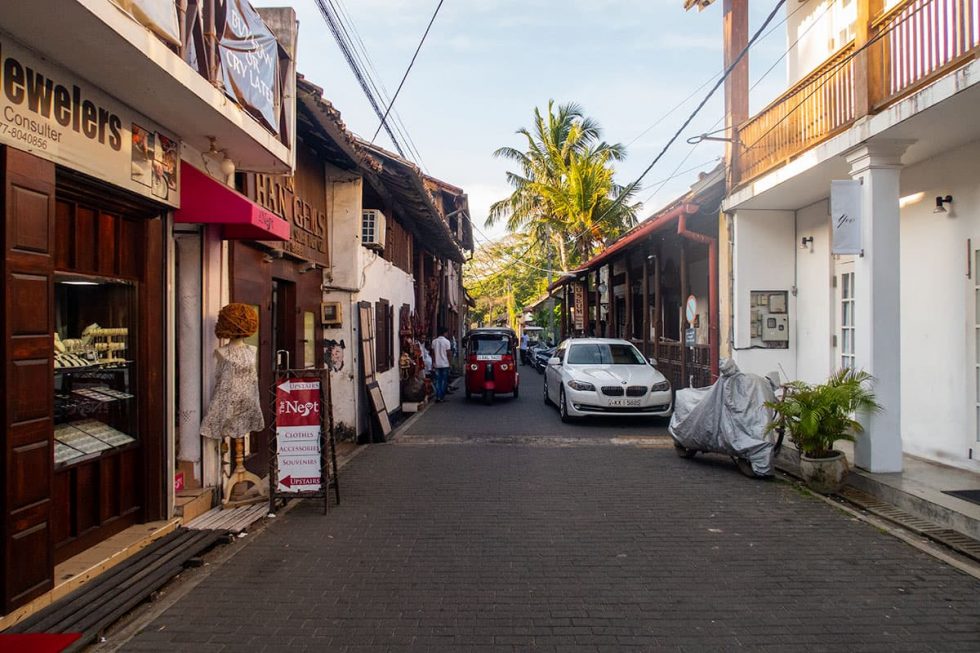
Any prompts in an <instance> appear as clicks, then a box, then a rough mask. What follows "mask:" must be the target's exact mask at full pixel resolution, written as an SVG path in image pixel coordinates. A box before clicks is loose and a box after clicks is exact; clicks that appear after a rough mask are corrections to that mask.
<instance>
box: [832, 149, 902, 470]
mask: <svg viewBox="0 0 980 653" xmlns="http://www.w3.org/2000/svg"><path fill="white" fill-rule="evenodd" d="M910 144H911V142H910V141H876V142H868V143H864V144H862V145H860V146H858V147H856V148H855V149H853V150H851V151H850V152H848V153H847V154H846V155H845V158H846V159H847V162H848V163H849V164H850V165H851V176H852V177H853V178H854V179H856V180H859V181H860V182H861V184H862V187H863V188H862V194H861V195H862V204H861V208H862V217H861V246H862V247H863V248H864V253H863V255H861V256H857V257H856V258H855V263H854V271H855V275H854V277H855V293H854V297H855V302H854V304H855V306H854V309H855V312H854V317H855V360H856V365H857V368H858V369H863V370H865V371H867V372H869V373H870V374H872V375H873V376H874V377H875V384H874V391H875V394H876V395H877V398H878V403H880V404H881V405H882V410H881V412H879V413H875V414H873V415H865V416H861V417H860V419H861V423H862V424H863V425H864V434H863V435H862V436H860V437H859V438H858V440H857V442H856V443H855V446H854V463H855V464H856V465H857V466H858V467H861V468H863V469H866V470H868V471H870V472H876V473H878V472H900V471H902V430H901V426H902V421H901V367H902V364H901V361H902V356H901V329H900V328H899V325H900V311H899V308H900V288H901V286H900V279H899V267H900V266H899V262H900V258H899V231H900V226H899V207H898V198H899V176H900V173H901V157H902V153H903V152H904V151H905V149H906V148H907V147H908V146H909V145H910Z"/></svg>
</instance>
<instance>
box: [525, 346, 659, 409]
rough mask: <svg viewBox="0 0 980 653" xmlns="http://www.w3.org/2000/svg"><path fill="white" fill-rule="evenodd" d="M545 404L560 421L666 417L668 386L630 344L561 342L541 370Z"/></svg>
mask: <svg viewBox="0 0 980 653" xmlns="http://www.w3.org/2000/svg"><path fill="white" fill-rule="evenodd" d="M544 402H545V403H546V404H554V405H556V406H558V411H559V412H560V413H561V418H562V421H564V422H567V421H570V420H572V419H575V418H577V417H585V416H586V415H623V416H632V417H638V416H652V417H670V414H671V409H672V407H673V402H672V401H671V392H670V382H669V381H667V379H666V378H664V375H663V374H661V373H660V371H659V370H657V368H656V367H654V366H653V365H652V364H651V363H650V362H649V361H647V360H646V359H645V358H644V357H643V354H641V353H640V351H639V350H638V349H637V348H636V347H634V346H633V345H632V344H631V343H629V342H627V341H625V340H615V339H612V338H571V339H569V340H565V341H564V342H562V343H561V344H560V345H558V349H557V350H556V351H555V355H554V357H552V358H551V359H550V360H549V361H548V366H547V367H546V368H545V371H544Z"/></svg>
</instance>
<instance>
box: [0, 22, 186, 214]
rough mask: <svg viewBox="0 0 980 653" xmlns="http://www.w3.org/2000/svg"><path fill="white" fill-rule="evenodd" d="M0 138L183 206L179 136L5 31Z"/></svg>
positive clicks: (0, 57) (0, 46)
mask: <svg viewBox="0 0 980 653" xmlns="http://www.w3.org/2000/svg"><path fill="white" fill-rule="evenodd" d="M0 143H3V144H6V145H9V146H11V147H15V148H17V149H19V150H24V151H25V152H30V153H31V154H33V155H35V156H38V157H41V158H42V159H47V160H48V161H52V162H54V163H57V164H60V165H63V166H65V167H68V168H71V169H73V170H78V171H79V172H84V173H86V174H88V175H91V176H93V177H96V178H98V179H102V180H103V181H107V182H109V183H110V184H113V185H115V186H119V187H120V188H124V189H126V190H128V191H132V192H134V193H138V194H139V195H144V196H146V197H150V198H152V199H154V200H156V201H158V202H162V203H164V204H168V205H170V206H173V207H179V206H180V187H179V180H178V170H179V166H178V165H177V163H178V161H179V160H180V143H179V142H178V141H177V139H176V138H174V137H173V136H171V135H170V134H166V133H164V132H163V131H161V130H160V128H159V127H157V126H156V125H154V124H153V123H152V122H150V121H149V120H147V119H146V118H145V117H144V116H142V115H140V114H138V113H136V112H134V111H132V110H131V109H129V108H128V107H126V106H125V105H124V104H122V103H121V102H118V101H117V100H115V99H114V98H112V97H110V96H109V95H107V94H105V93H103V92H102V91H100V90H99V89H98V88H96V87H94V86H92V85H91V84H89V83H88V82H85V81H83V80H82V79H81V78H79V77H76V76H75V75H73V74H72V73H70V72H68V71H67V70H65V69H64V68H61V67H60V66H56V65H54V64H52V63H50V62H49V61H47V60H46V59H44V58H43V57H41V56H40V55H37V54H34V53H33V52H32V51H31V50H28V49H27V48H25V47H23V46H21V45H20V44H18V43H16V42H15V41H13V40H12V39H10V38H9V37H7V36H6V35H4V34H0Z"/></svg>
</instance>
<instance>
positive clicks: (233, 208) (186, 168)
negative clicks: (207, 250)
mask: <svg viewBox="0 0 980 653" xmlns="http://www.w3.org/2000/svg"><path fill="white" fill-rule="evenodd" d="M174 221H175V222H189V223H194V224H220V225H222V226H223V229H222V233H223V235H224V237H225V238H226V239H228V240H289V223H288V222H287V221H285V220H283V219H282V218H280V217H279V216H278V215H276V214H275V213H273V212H272V211H269V210H267V209H264V208H262V207H261V206H259V205H258V204H256V203H255V202H253V201H252V200H250V199H248V198H247V197H245V196H244V195H242V194H241V193H238V192H235V191H234V190H232V189H231V188H228V187H227V186H225V185H224V184H222V183H220V182H218V181H216V180H215V179H212V178H211V177H210V176H208V175H206V174H204V173H203V172H201V171H200V170H198V169H197V168H195V167H194V166H192V165H189V164H188V163H186V162H185V161H181V162H180V208H179V209H177V212H176V213H175V214H174Z"/></svg>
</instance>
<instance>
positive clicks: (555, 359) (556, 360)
mask: <svg viewBox="0 0 980 653" xmlns="http://www.w3.org/2000/svg"><path fill="white" fill-rule="evenodd" d="M548 365H561V359H560V358H558V357H557V356H552V357H551V358H549V359H548Z"/></svg>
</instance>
